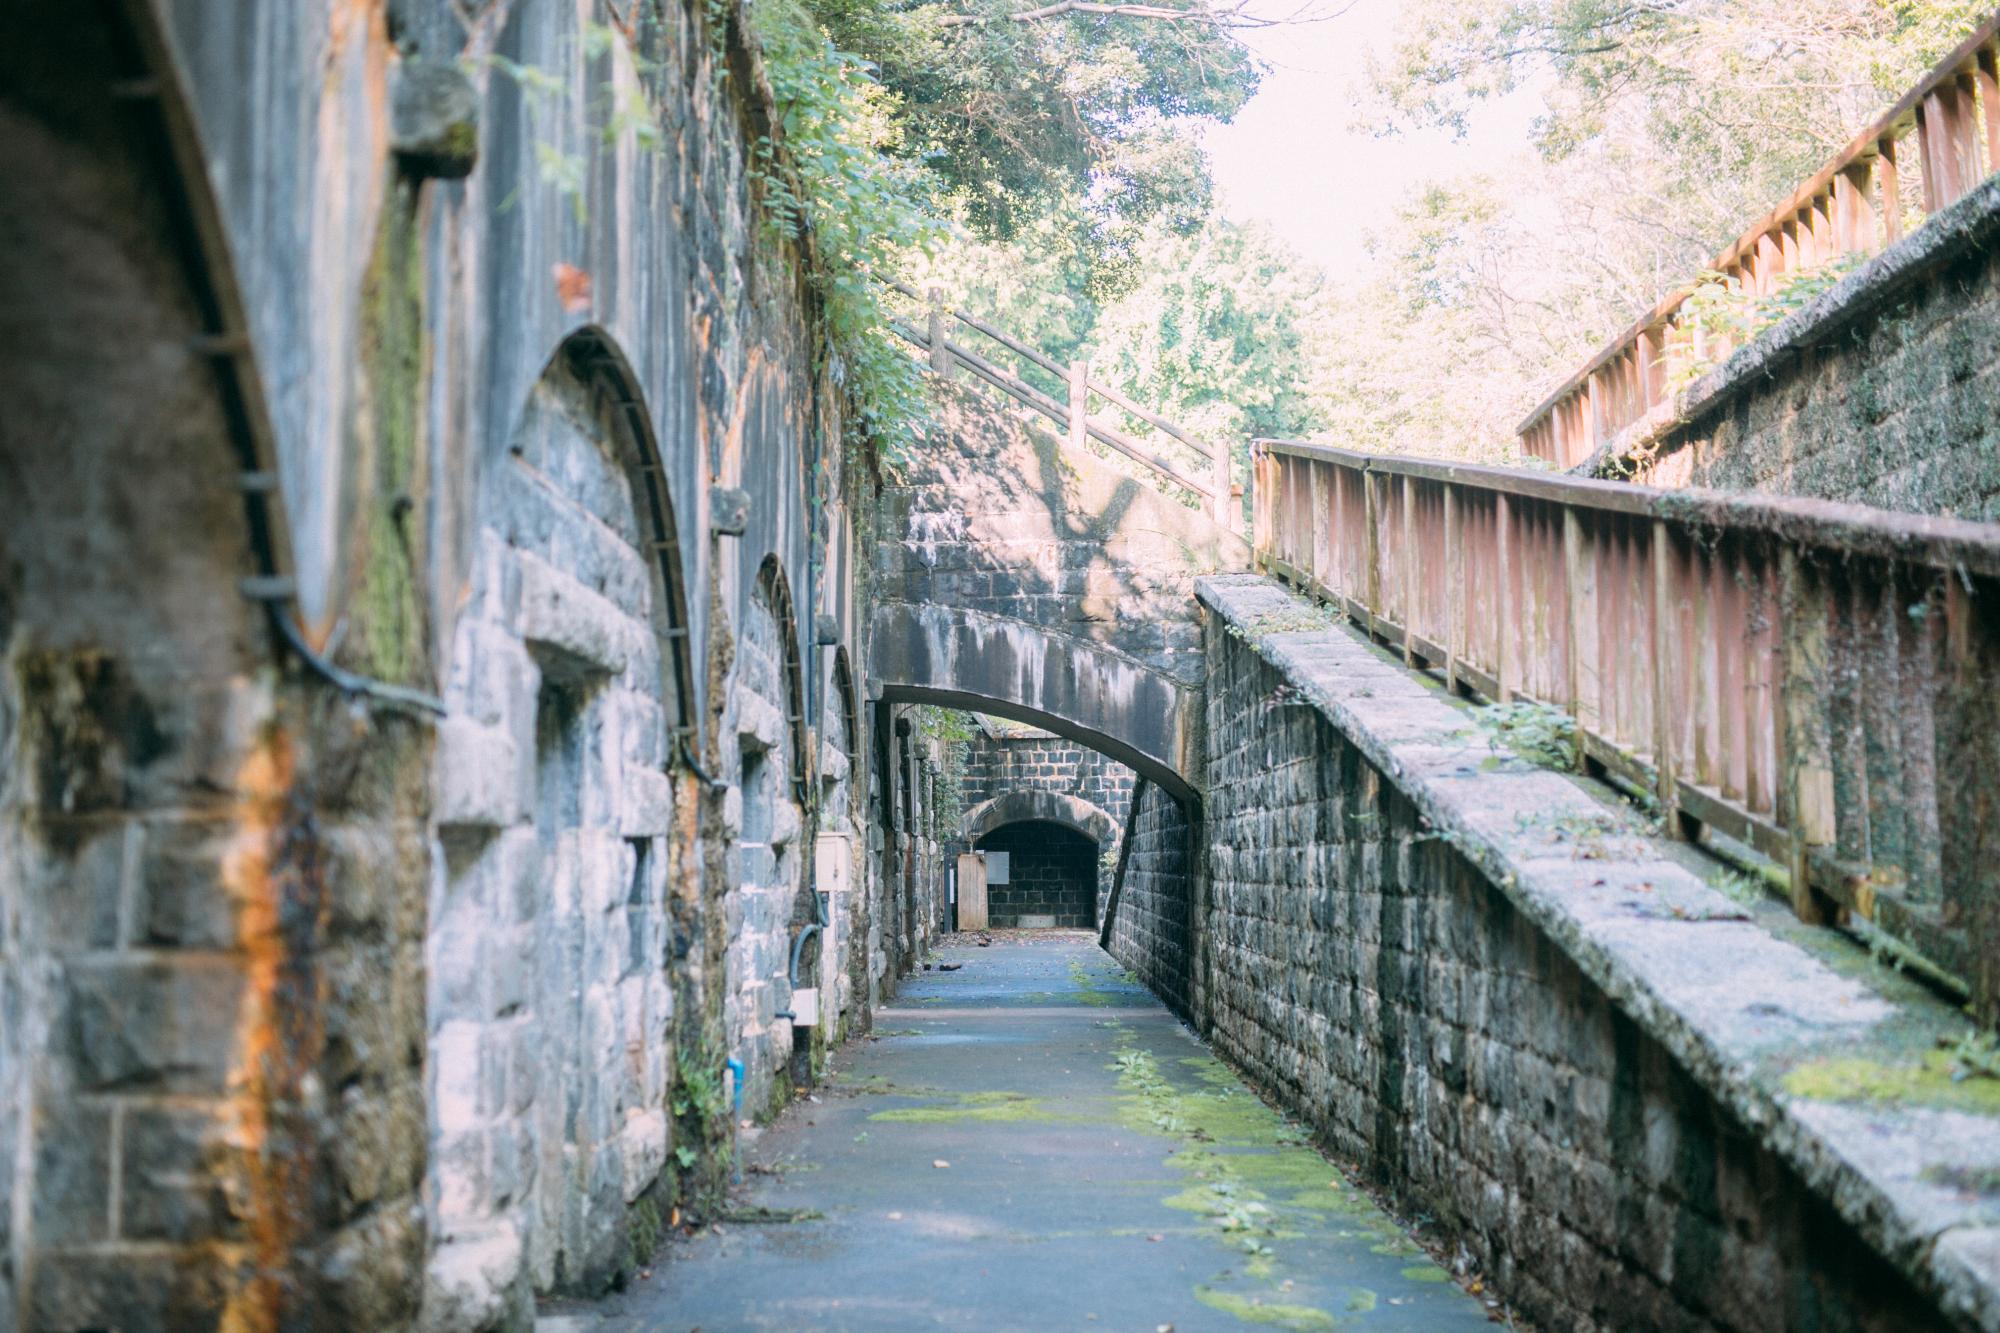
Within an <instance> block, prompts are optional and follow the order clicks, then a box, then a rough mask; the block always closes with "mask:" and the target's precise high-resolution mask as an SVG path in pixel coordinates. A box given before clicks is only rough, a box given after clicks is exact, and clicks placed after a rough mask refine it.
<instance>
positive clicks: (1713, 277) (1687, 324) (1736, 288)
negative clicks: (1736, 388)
mask: <svg viewBox="0 0 2000 1333" xmlns="http://www.w3.org/2000/svg"><path fill="white" fill-rule="evenodd" d="M1860 263H1861V256H1859V255H1841V256H1839V257H1838V258H1835V259H1830V260H1828V261H1826V262H1824V263H1821V264H1816V265H1814V266H1812V267H1810V268H1802V269H1794V270H1792V271H1790V272H1786V273H1781V274H1779V275H1778V280H1777V282H1776V283H1774V284H1773V286H1772V290H1771V291H1769V292H1766V293H1764V294H1762V295H1757V294H1754V293H1751V292H1747V291H1745V290H1744V289H1743V284H1742V283H1741V282H1740V281H1739V280H1737V279H1734V278H1728V277H1725V276H1724V275H1722V274H1720V273H1716V272H1713V271H1710V272H1705V273H1703V274H1702V276H1701V281H1700V282H1699V283H1697V284H1696V286H1695V289H1694V292H1693V294H1692V295H1690V296H1689V297H1688V299H1687V303H1686V304H1685V305H1684V306H1683V307H1682V309H1681V321H1680V327H1679V329H1678V330H1677V336H1678V340H1679V346H1678V348H1677V349H1676V351H1677V353H1678V355H1679V357H1680V358H1681V360H1682V368H1681V369H1680V371H1679V372H1678V373H1677V374H1676V376H1675V378H1674V383H1673V385H1672V386H1671V387H1674V388H1681V387H1684V386H1685V385H1687V384H1690V383H1692V382H1693V381H1695V380H1697V379H1699V378H1700V377H1701V376H1703V375H1705V374H1707V373H1708V372H1709V371H1710V370H1712V369H1714V367H1715V365H1716V364H1717V362H1718V361H1719V360H1720V359H1721V358H1720V357H1718V356H1717V355H1716V354H1715V348H1716V347H1717V346H1718V341H1719V340H1726V341H1727V342H1728V343H1730V344H1731V345H1733V346H1735V347H1744V346H1747V345H1748V344H1750V343H1753V342H1755V341H1756V340H1757V339H1758V338H1759V337H1761V336H1762V335H1763V334H1764V333H1765V332H1766V331H1767V330H1769V329H1771V328H1772V327H1773V326H1775V325H1777V324H1778V323H1780V322H1781V321H1782V320H1784V319H1785V318H1786V317H1788V316H1790V315H1793V314H1796V313H1797V312H1798V311H1801V310H1803V309H1805V308H1806V307H1807V306H1808V305H1810V304H1812V302H1813V301H1814V300H1815V299H1817V298H1818V297H1819V296H1820V295H1821V294H1823V293H1824V292H1826V291H1828V290H1829V289H1830V288H1832V287H1833V286H1834V285H1835V284H1836V283H1838V282H1839V281H1840V280H1841V279H1842V278H1844V277H1846V276H1847V275H1848V274H1849V273H1851V272H1853V271H1854V269H1855V268H1856V267H1858V266H1859V264H1860ZM1697 336H1699V342H1697Z"/></svg>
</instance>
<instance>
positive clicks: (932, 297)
mask: <svg viewBox="0 0 2000 1333" xmlns="http://www.w3.org/2000/svg"><path fill="white" fill-rule="evenodd" d="M926 298H927V299H928V301H929V302H930V325H929V336H930V341H931V369H932V370H933V371H936V372H937V373H938V374H939V375H941V376H942V375H949V374H951V349H950V348H949V347H947V346H946V345H945V333H944V288H942V287H933V288H931V289H930V291H929V292H928V293H927V294H926Z"/></svg>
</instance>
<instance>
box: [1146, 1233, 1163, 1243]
mask: <svg viewBox="0 0 2000 1333" xmlns="http://www.w3.org/2000/svg"><path fill="white" fill-rule="evenodd" d="M1146 1239H1147V1240H1150V1241H1153V1242H1155V1243H1157V1242H1159V1241H1163V1240H1165V1239H1166V1237H1165V1236H1161V1235H1158V1234H1155V1235H1151V1236H1148V1237H1146Z"/></svg>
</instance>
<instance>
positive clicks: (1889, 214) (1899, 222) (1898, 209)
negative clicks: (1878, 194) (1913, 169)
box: [1875, 139, 1903, 247]
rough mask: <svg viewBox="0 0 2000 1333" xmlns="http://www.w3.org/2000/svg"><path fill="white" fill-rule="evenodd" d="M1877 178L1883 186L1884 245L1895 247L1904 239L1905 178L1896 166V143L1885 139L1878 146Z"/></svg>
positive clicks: (1876, 160)
mask: <svg viewBox="0 0 2000 1333" xmlns="http://www.w3.org/2000/svg"><path fill="white" fill-rule="evenodd" d="M1876 151H1877V153H1878V154H1879V155H1878V156H1877V157H1876V159H1875V177H1876V179H1877V180H1878V181H1879V182H1880V183H1881V186H1882V244H1883V246H1884V247H1887V246H1891V245H1894V244H1895V243H1896V242H1897V241H1900V240H1902V239H1903V177H1902V173H1901V170H1900V169H1899V168H1898V167H1897V165H1896V141H1895V140H1894V139H1884V140H1882V141H1881V143H1879V144H1877V145H1876Z"/></svg>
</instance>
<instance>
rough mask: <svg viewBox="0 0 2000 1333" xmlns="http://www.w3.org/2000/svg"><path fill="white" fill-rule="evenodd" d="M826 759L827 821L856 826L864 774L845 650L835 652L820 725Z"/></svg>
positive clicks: (823, 770) (822, 779)
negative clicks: (858, 780) (857, 783)
mask: <svg viewBox="0 0 2000 1333" xmlns="http://www.w3.org/2000/svg"><path fill="white" fill-rule="evenodd" d="M820 731H821V741H820V743H821V746H822V747H823V751H824V752H823V755H822V757H821V760H820V786H821V790H822V792H823V793H824V796H825V798H826V799H824V800H823V802H822V803H823V804H825V805H826V806H827V809H826V818H827V820H828V822H829V823H830V824H832V825H835V826H838V827H841V828H848V827H851V825H852V823H853V815H854V810H853V801H854V777H855V775H856V774H858V773H859V772H860V771H861V749H860V746H861V719H860V714H859V711H858V706H857V702H856V699H855V695H854V675H853V672H852V671H851V669H850V668H849V666H848V662H847V649H846V647H845V646H842V647H839V648H836V649H834V653H833V667H832V678H831V683H830V687H829V689H828V691H827V698H826V702H825V709H824V717H823V720H822V722H821V724H820Z"/></svg>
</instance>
